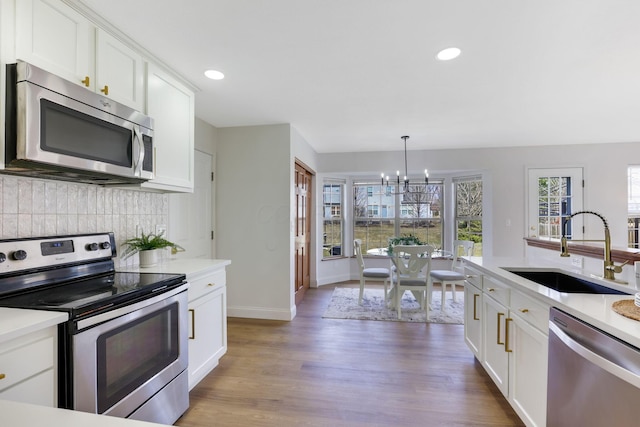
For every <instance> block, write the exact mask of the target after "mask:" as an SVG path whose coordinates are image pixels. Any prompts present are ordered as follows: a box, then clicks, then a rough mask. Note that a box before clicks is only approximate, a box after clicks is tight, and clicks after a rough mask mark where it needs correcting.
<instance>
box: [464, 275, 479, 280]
mask: <svg viewBox="0 0 640 427" xmlns="http://www.w3.org/2000/svg"><path fill="white" fill-rule="evenodd" d="M464 277H466V278H467V279H475V278H476V277H478V275H477V274H465V275H464Z"/></svg>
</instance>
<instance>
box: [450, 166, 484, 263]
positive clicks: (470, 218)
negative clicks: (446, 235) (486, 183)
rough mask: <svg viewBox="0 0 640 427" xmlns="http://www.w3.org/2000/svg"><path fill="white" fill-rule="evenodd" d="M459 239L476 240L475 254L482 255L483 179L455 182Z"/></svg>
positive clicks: (456, 234)
mask: <svg viewBox="0 0 640 427" xmlns="http://www.w3.org/2000/svg"><path fill="white" fill-rule="evenodd" d="M454 181H455V180H454ZM455 197H456V213H455V215H456V229H455V238H456V239H457V240H471V241H472V242H474V248H473V254H474V255H476V256H481V255H482V180H481V179H480V178H477V179H473V180H464V181H460V182H455Z"/></svg>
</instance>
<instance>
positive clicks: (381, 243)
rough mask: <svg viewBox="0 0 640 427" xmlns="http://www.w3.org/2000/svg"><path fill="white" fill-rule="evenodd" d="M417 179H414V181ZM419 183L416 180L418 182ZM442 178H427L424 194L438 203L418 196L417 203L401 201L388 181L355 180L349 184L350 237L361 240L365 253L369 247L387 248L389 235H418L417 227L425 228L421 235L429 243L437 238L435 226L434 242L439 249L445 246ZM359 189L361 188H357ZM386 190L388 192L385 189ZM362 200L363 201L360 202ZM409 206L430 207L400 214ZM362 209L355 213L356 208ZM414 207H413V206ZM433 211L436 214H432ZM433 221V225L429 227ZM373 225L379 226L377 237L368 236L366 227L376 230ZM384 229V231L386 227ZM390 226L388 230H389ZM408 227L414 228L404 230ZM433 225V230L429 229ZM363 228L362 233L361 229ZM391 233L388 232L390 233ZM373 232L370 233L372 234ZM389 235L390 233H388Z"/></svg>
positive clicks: (419, 185) (419, 228)
mask: <svg viewBox="0 0 640 427" xmlns="http://www.w3.org/2000/svg"><path fill="white" fill-rule="evenodd" d="M416 181H417V180H416ZM417 182H418V181H417ZM444 184H445V181H444V179H429V184H428V185H429V187H428V188H429V189H431V191H429V192H428V193H427V194H428V196H427V197H429V198H430V199H431V200H436V201H437V203H436V204H434V203H424V202H421V201H420V198H421V196H418V197H419V199H418V201H417V202H415V203H412V202H408V203H402V198H403V196H402V195H401V194H394V192H395V191H396V188H397V185H395V184H389V185H388V186H387V185H383V184H382V183H380V181H374V179H363V180H354V181H353V182H352V183H351V188H352V195H353V199H352V200H353V206H352V209H351V213H352V218H351V219H352V221H351V222H352V237H353V239H361V240H362V244H363V252H364V253H366V252H367V251H368V250H370V249H375V248H386V247H387V244H388V239H389V238H390V237H394V236H399V235H406V234H414V235H416V234H420V233H417V232H416V230H422V231H424V234H425V235H426V237H422V236H420V237H421V238H422V239H423V240H424V239H426V240H427V241H429V242H430V243H431V244H434V242H432V237H433V236H434V235H435V236H436V239H437V233H438V229H439V230H440V231H439V235H440V238H439V241H438V242H436V244H434V246H436V247H437V248H438V249H440V248H442V247H443V245H444V230H445V219H444V218H445V215H444V211H445V206H446V204H445V200H444V198H445V191H444ZM411 186H412V187H422V186H424V184H415V185H411ZM358 189H361V190H360V191H358ZM387 189H389V190H390V191H387ZM372 198H374V199H375V198H377V199H378V203H377V204H371V203H370V199H372ZM363 199H364V201H365V202H366V203H363ZM412 205H421V206H425V205H428V206H429V208H428V209H429V210H428V211H427V213H426V214H425V213H424V212H425V211H424V208H420V207H418V208H417V213H416V214H415V215H417V216H415V217H413V216H407V215H404V214H403V208H404V211H406V210H407V209H411V208H410V206H412ZM434 205H437V210H431V208H432V207H433V206H434ZM372 206H376V207H377V208H378V211H377V212H378V215H377V216H370V215H369V212H370V211H371V210H372V209H370V208H371V207H372ZM359 209H360V210H361V211H362V212H361V213H360V214H358V210H359ZM414 210H415V209H414ZM434 212H436V214H434ZM432 224H435V226H432ZM374 227H380V232H378V233H376V234H379V235H378V236H377V237H371V235H370V233H369V230H370V229H371V230H375V229H374ZM385 228H386V230H385ZM389 228H391V230H389ZM407 228H409V229H411V230H413V231H407V230H406V229H407ZM432 228H434V230H433V231H431V230H430V229H432ZM362 230H366V231H365V233H364V235H363V233H362V232H361V231H362ZM389 233H391V234H389ZM372 234H373V233H372ZM387 234H389V235H387Z"/></svg>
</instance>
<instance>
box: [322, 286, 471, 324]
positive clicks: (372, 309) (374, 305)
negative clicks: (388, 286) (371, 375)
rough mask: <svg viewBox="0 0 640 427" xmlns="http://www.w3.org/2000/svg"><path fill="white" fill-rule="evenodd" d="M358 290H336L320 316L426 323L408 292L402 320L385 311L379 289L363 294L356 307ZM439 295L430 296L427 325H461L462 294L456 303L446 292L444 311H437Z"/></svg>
mask: <svg viewBox="0 0 640 427" xmlns="http://www.w3.org/2000/svg"><path fill="white" fill-rule="evenodd" d="M359 293H360V288H342V287H337V288H335V289H334V291H333V295H332V296H331V302H329V306H328V307H327V310H326V311H325V313H324V314H323V315H322V317H325V318H331V319H355V320H387V321H392V322H398V321H400V322H425V313H424V312H423V311H422V310H420V304H419V303H418V301H416V299H415V298H414V296H413V294H412V293H411V292H405V293H404V295H403V296H402V319H398V314H397V313H396V310H395V308H390V307H386V306H385V304H384V301H383V290H382V289H367V288H365V290H364V296H363V298H362V305H358V295H359ZM440 298H441V292H439V291H435V292H433V297H432V302H431V306H432V307H433V310H431V312H430V313H429V322H430V323H455V324H460V325H461V324H463V323H464V292H461V291H459V292H456V300H457V301H456V302H454V301H453V300H452V298H451V292H447V297H446V300H445V304H446V310H445V312H444V313H443V312H442V311H441V310H440Z"/></svg>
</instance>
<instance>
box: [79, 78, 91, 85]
mask: <svg viewBox="0 0 640 427" xmlns="http://www.w3.org/2000/svg"><path fill="white" fill-rule="evenodd" d="M81 83H82V84H84V85H85V86H86V87H89V85H90V84H91V80H90V79H89V76H85V78H84V80H82V81H81Z"/></svg>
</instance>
